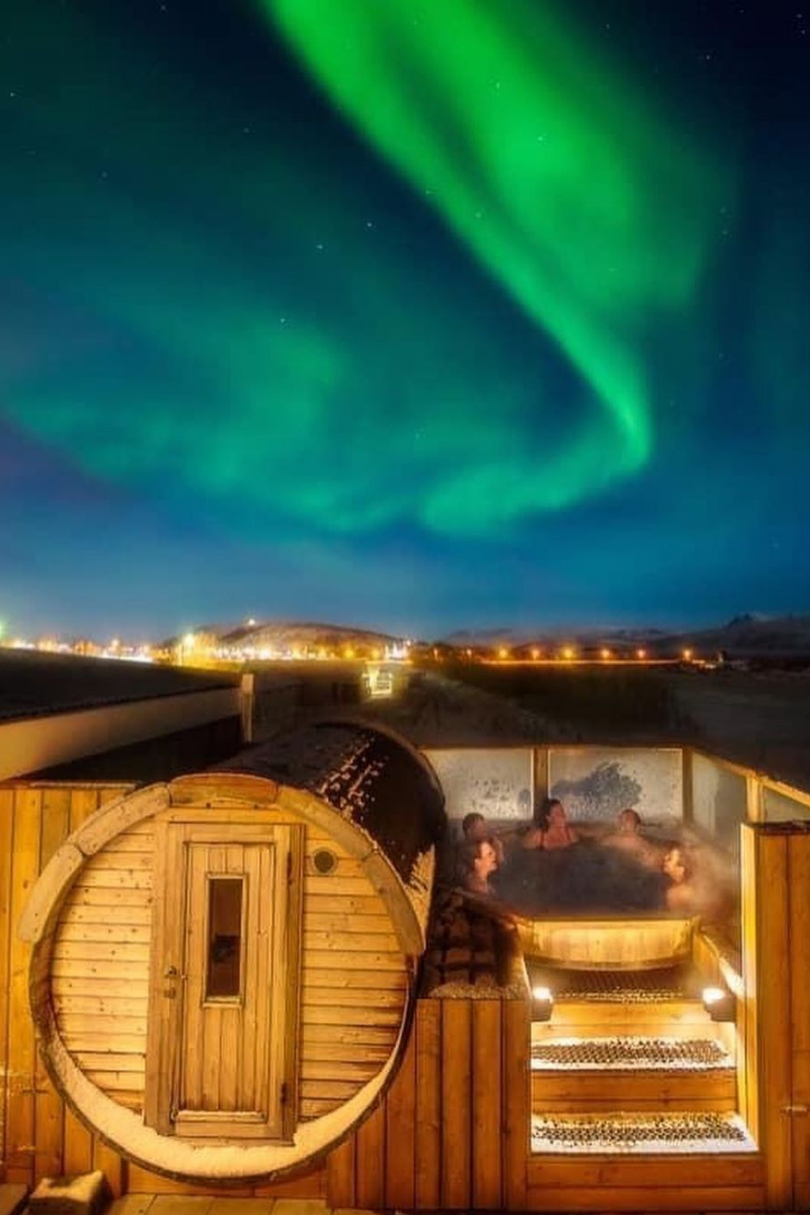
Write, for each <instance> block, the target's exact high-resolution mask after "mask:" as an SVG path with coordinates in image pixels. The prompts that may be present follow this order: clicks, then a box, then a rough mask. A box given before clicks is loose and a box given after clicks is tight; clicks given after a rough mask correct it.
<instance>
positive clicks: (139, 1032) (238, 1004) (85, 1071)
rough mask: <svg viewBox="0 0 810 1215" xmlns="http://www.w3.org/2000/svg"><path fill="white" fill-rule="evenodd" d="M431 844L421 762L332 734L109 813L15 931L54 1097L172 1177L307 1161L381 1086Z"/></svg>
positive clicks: (430, 864) (400, 748)
mask: <svg viewBox="0 0 810 1215" xmlns="http://www.w3.org/2000/svg"><path fill="white" fill-rule="evenodd" d="M443 827H444V812H443V799H442V794H441V790H440V787H439V785H438V782H437V781H436V779H435V776H434V775H433V772H432V770H431V769H430V767H429V766H428V764H427V763H426V761H425V760H424V759H423V758H422V757H421V756H420V755H419V754H418V753H417V752H416V751H415V750H413V749H412V748H411V747H410V746H409V745H408V744H407V743H406V742H404V741H403V740H400V739H398V738H397V737H395V736H394V735H391V734H388V733H386V732H384V731H382V730H379V729H377V728H374V729H372V728H369V727H366V726H360V725H352V724H345V723H340V724H337V723H336V724H321V725H316V726H310V727H308V728H306V729H304V730H301V731H297V732H294V733H290V734H288V735H287V736H286V737H284V738H283V739H280V740H276V741H274V742H273V743H272V744H269V745H267V746H263V747H259V748H256V749H254V750H252V751H249V752H247V753H245V754H244V755H242V756H240V757H238V758H236V759H235V760H232V761H230V762H229V763H228V765H227V766H226V767H223V768H220V769H218V770H215V771H208V772H205V773H201V774H195V775H188V776H183V777H180V778H178V779H176V780H174V781H172V782H171V783H168V784H159V785H152V786H150V787H148V788H143V789H140V790H137V791H135V792H133V793H130V794H128V795H126V796H123V797H121V798H119V799H118V800H116V801H115V802H112V803H109V804H107V805H105V806H104V807H103V808H102V809H101V810H99V811H97V812H96V813H95V814H94V815H93V816H92V817H91V818H90V819H88V820H87V821H86V822H85V823H84V825H83V826H82V827H81V828H80V829H79V830H78V831H76V832H75V833H74V834H73V835H72V836H70V837H69V838H68V840H67V841H66V842H65V843H64V844H63V846H62V847H61V848H59V850H58V851H57V852H56V853H55V855H54V856H53V858H52V859H51V861H50V863H49V864H48V865H47V867H46V868H45V870H44V871H43V873H42V875H41V876H40V878H39V880H38V882H37V883H36V885H35V887H34V889H33V891H32V895H31V898H30V900H29V903H28V906H27V908H26V912H25V915H24V917H23V921H22V925H21V928H20V932H21V935H22V936H23V937H24V938H25V939H27V940H29V941H30V942H31V944H32V961H31V971H30V999H31V1008H32V1012H33V1016H34V1020H35V1023H36V1026H37V1031H38V1035H39V1038H40V1045H41V1050H42V1054H43V1058H44V1060H45V1063H46V1066H47V1067H48V1069H49V1071H50V1073H51V1075H52V1077H53V1079H54V1082H55V1084H56V1086H57V1088H58V1089H59V1091H60V1092H61V1094H62V1095H63V1096H64V1097H65V1099H66V1100H67V1101H68V1102H69V1103H70V1104H71V1105H72V1106H73V1108H74V1109H75V1111H76V1113H77V1114H78V1115H79V1117H80V1118H82V1119H83V1121H84V1122H85V1123H86V1124H87V1125H88V1126H89V1127H90V1128H91V1129H93V1130H94V1131H96V1132H98V1133H99V1134H100V1135H102V1136H103V1138H104V1139H105V1140H106V1141H107V1142H108V1143H110V1144H111V1145H112V1146H113V1147H114V1148H115V1149H117V1150H118V1151H119V1152H120V1153H121V1155H122V1156H124V1157H125V1158H127V1159H130V1160H132V1161H135V1162H136V1163H137V1164H139V1165H141V1166H143V1167H145V1168H147V1169H150V1170H152V1171H155V1172H158V1173H162V1174H165V1175H167V1176H170V1177H174V1178H178V1179H187V1180H195V1181H196V1180H203V1181H206V1182H211V1181H222V1182H228V1183H233V1182H235V1181H236V1182H240V1181H246V1180H254V1179H259V1178H262V1179H266V1178H274V1177H278V1176H280V1175H282V1174H285V1173H288V1172H290V1171H291V1170H302V1169H304V1168H305V1167H307V1166H309V1165H311V1164H312V1163H313V1162H314V1161H316V1160H319V1159H320V1158H321V1157H322V1156H323V1155H324V1153H326V1152H327V1151H328V1150H329V1149H330V1148H331V1147H333V1146H334V1145H335V1144H336V1143H337V1142H339V1141H340V1140H341V1139H342V1138H343V1137H344V1136H345V1135H346V1134H347V1132H348V1131H349V1130H350V1129H351V1128H352V1127H353V1126H354V1125H355V1124H357V1123H358V1122H359V1121H360V1120H362V1118H363V1117H364V1115H365V1114H366V1113H367V1112H368V1111H369V1110H370V1109H371V1108H372V1106H373V1105H374V1104H375V1102H376V1101H377V1099H378V1098H379V1096H380V1094H381V1093H382V1091H383V1089H384V1088H385V1086H386V1083H387V1081H388V1080H389V1079H390V1078H392V1077H393V1074H394V1072H395V1071H396V1068H397V1063H398V1060H399V1056H400V1053H401V1050H402V1049H403V1047H404V1043H405V1039H406V1037H407V1030H408V1026H409V1020H410V1013H411V1005H412V1000H413V991H412V988H413V979H414V974H415V969H416V964H417V962H418V960H419V958H420V956H421V954H422V952H423V951H424V947H425V927H426V922H427V916H428V911H429V904H430V897H431V890H432V885H433V870H434V852H435V845H436V842H437V840H438V839H439V837H440V835H441V833H442V830H443Z"/></svg>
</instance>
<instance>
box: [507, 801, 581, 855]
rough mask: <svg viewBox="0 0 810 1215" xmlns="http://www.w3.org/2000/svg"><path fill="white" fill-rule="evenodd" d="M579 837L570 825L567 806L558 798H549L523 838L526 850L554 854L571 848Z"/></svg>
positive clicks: (522, 841) (522, 842)
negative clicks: (541, 850) (566, 810)
mask: <svg viewBox="0 0 810 1215" xmlns="http://www.w3.org/2000/svg"><path fill="white" fill-rule="evenodd" d="M578 840H579V836H578V835H577V833H576V831H575V830H574V828H573V827H570V826H569V825H568V818H567V816H566V813H565V806H563V804H562V802H561V801H560V800H559V799H558V798H556V797H547V798H546V799H545V801H544V802H543V803H542V805H541V806H540V808H539V810H538V811H537V812H536V814H535V816H534V822H533V823H532V824H531V826H530V827H529V828H528V830H527V831H526V832H525V834H524V835H523V837H522V838H521V844H522V846H523V847H524V848H527V849H529V848H542V849H544V850H545V851H546V852H553V851H556V850H557V849H559V848H570V847H571V845H572V844H576V843H577V841H578Z"/></svg>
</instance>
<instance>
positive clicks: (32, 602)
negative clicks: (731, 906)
mask: <svg viewBox="0 0 810 1215" xmlns="http://www.w3.org/2000/svg"><path fill="white" fill-rule="evenodd" d="M35 7H36V11H35ZM735 12H736V8H735V6H732V5H726V4H725V0H718V4H717V6H716V8H715V9H714V11H713V15H712V16H707V15H706V13H705V11H704V10H702V9H701V6H700V5H699V4H698V3H697V0H694V3H693V2H692V0H689V2H688V3H684V4H683V5H680V4H674V3H673V4H671V5H670V4H664V5H662V6H660V9H659V11H658V14H657V16H656V15H651V12H650V11H649V9H648V6H645V5H644V4H643V3H642V0H624V2H622V3H620V2H619V0H615V2H613V3H607V4H596V3H584V2H583V3H581V4H576V5H575V4H562V3H551V2H550V0H441V3H437V2H436V0H387V2H386V3H382V2H378V0H339V3H338V2H333V0H230V2H228V0H206V2H205V3H201V4H194V5H192V4H191V3H179V2H178V3H174V4H172V3H165V4H161V3H154V4H151V3H150V4H149V5H143V6H130V5H127V4H124V3H117V2H116V3H114V2H112V0H108V2H107V3H101V0H87V2H85V3H82V4H79V3H71V2H69V0H68V2H66V3H60V2H58V0H45V3H44V4H43V5H42V6H31V5H28V4H24V3H22V0H15V2H14V3H13V4H12V8H11V10H10V13H9V15H8V17H7V19H6V31H7V36H6V39H5V43H4V45H3V48H2V50H0V72H1V73H2V81H3V90H4V92H3V96H2V99H0V105H1V106H2V118H3V127H2V134H0V140H1V141H2V151H3V159H4V164H5V179H6V181H7V182H10V183H13V188H11V189H6V190H5V191H4V194H3V197H2V199H0V253H1V254H2V267H3V271H2V294H1V295H0V334H2V336H0V360H1V361H0V370H1V373H2V389H1V391H2V396H0V444H2V448H1V449H0V511H1V512H2V514H1V515H0V518H2V523H1V524H0V560H2V563H3V568H4V569H5V570H6V575H7V577H6V587H5V592H4V593H5V595H6V599H7V601H2V602H0V615H4V614H7V613H8V612H9V611H11V612H12V613H14V612H15V611H16V612H17V613H18V615H24V614H26V613H27V614H29V615H30V616H32V617H36V616H37V613H39V618H41V619H42V620H43V621H46V622H47V621H49V620H51V619H53V618H54V608H53V606H52V602H53V596H54V595H56V594H57V588H59V592H58V593H59V594H64V596H65V598H64V603H65V605H66V606H65V608H64V610H65V612H66V613H67V614H68V616H70V617H71V618H72V619H75V620H76V621H77V622H78V621H79V620H84V619H85V618H86V619H87V620H88V622H90V623H92V620H93V619H101V618H104V617H110V616H111V614H112V613H113V611H114V610H115V604H116V598H115V595H116V594H118V595H120V594H121V593H122V592H123V594H124V595H125V597H126V600H127V605H126V609H125V611H123V612H122V613H120V614H119V617H118V618H119V619H121V618H122V617H123V618H130V619H132V621H133V622H137V621H140V620H143V621H144V622H145V623H148V622H149V620H151V619H160V620H161V621H166V622H167V623H174V622H175V621H177V622H178V623H182V622H183V621H189V622H193V621H194V620H195V619H199V618H201V617H202V616H210V617H225V616H227V615H229V614H233V615H236V616H239V615H242V614H243V613H245V612H248V611H251V612H255V613H262V614H288V615H299V616H302V615H303V616H310V617H311V616H317V615H321V616H323V615H329V614H330V613H332V614H334V615H339V616H341V617H342V618H344V619H352V620H356V621H365V622H368V623H379V624H383V625H384V624H389V625H390V626H391V627H397V626H398V627H406V626H411V627H413V628H420V627H421V628H440V627H443V626H444V625H451V624H453V625H454V624H461V623H476V622H480V623H484V622H487V621H492V620H493V617H497V619H496V620H495V622H496V623H501V622H503V621H504V620H512V621H514V622H520V621H526V620H532V621H537V620H543V619H549V618H551V619H555V620H558V619H562V620H564V619H567V618H569V617H571V618H573V617H576V618H578V619H599V620H605V619H640V618H650V617H651V616H653V615H656V616H658V617H661V618H664V619H666V620H679V619H695V618H698V617H701V616H703V617H708V616H711V615H712V614H715V613H725V612H728V613H731V612H733V611H736V610H745V609H750V608H756V607H761V608H763V609H765V610H769V609H770V610H783V609H785V608H786V607H789V606H791V605H793V604H794V603H795V602H796V599H797V596H801V595H806V593H807V590H808V589H810V578H809V576H808V574H807V572H806V571H805V570H804V569H803V568H802V569H799V568H798V562H797V554H798V552H799V551H800V549H801V536H802V533H803V527H804V523H805V522H806V510H807V491H806V490H805V488H804V478H803V468H802V457H803V455H804V454H806V449H807V440H808V433H809V428H810V422H808V417H807V411H806V405H805V401H806V396H807V389H808V384H809V381H810V369H809V368H808V350H807V346H808V343H807V342H806V337H805V326H804V325H802V323H801V320H800V318H801V317H802V316H806V315H807V311H808V301H809V300H810V284H809V283H808V280H807V277H806V272H805V270H804V269H803V267H804V265H805V259H806V258H807V255H808V251H809V250H810V241H808V238H807V235H806V233H805V230H804V222H803V218H802V217H803V214H804V210H805V206H806V205H807V204H808V202H810V199H808V194H810V183H809V182H808V173H807V169H806V168H805V167H804V162H802V164H801V166H799V164H798V161H799V159H800V158H799V157H798V155H797V149H798V147H799V142H800V141H799V135H798V131H797V129H796V128H795V127H794V126H793V125H792V124H791V122H790V121H789V116H790V114H791V113H792V112H793V111H794V110H795V106H796V105H797V104H799V105H801V106H804V107H805V114H806V111H807V102H808V98H807V87H806V85H805V84H803V83H802V81H803V80H806V76H803V75H802V73H801V71H800V61H799V59H798V55H799V53H800V44H799V43H798V32H797V31H796V30H795V29H794V28H793V26H790V25H788V26H786V29H787V31H788V34H789V35H790V39H792V40H793V41H796V42H797V46H799V49H798V50H796V51H795V52H794V50H793V49H791V48H792V45H793V42H792V41H791V42H790V43H789V46H788V51H785V47H784V46H783V45H782V43H781V42H779V41H778V40H777V39H775V40H774V46H773V47H772V48H769V47H765V49H764V51H763V47H762V40H761V38H760V41H759V43H758V47H757V49H758V54H759V57H758V60H757V62H758V67H757V69H756V72H754V70H753V68H752V66H751V64H752V63H753V52H751V51H750V50H749V42H751V41H752V40H753V39H752V36H751V30H750V29H749V27H748V26H746V27H745V29H744V30H743V31H742V33H740V34H739V37H738V40H737V42H734V43H733V45H732V46H731V47H730V49H729V47H728V46H727V47H726V48H725V52H724V55H718V54H717V52H714V53H715V56H716V58H720V59H721V63H720V66H719V67H716V68H715V67H714V66H712V65H710V64H709V63H708V62H707V61H706V59H707V57H706V56H705V55H703V48H704V47H705V46H707V45H709V46H711V47H717V46H720V47H721V48H722V46H723V31H724V30H727V25H725V24H724V22H728V21H730V20H731V19H732V16H733V14H734V13H735ZM780 12H781V10H779V9H777V10H776V13H777V16H778V15H779V13H780ZM608 18H609V20H608ZM784 18H785V21H789V20H790V18H789V15H788V10H787V9H785V12H784ZM750 20H751V21H752V22H755V18H751V19H750ZM769 20H770V19H769ZM773 21H774V22H775V21H776V17H773ZM767 28H768V29H770V28H771V27H770V25H768V27H767ZM780 28H781V27H780ZM759 32H760V33H761V31H759ZM779 36H780V38H781V37H782V35H781V33H780V35H779ZM794 36H795V37H794ZM785 41H786V42H787V41H788V38H787V34H786V35H785ZM805 49H808V48H805ZM749 54H750V59H749ZM785 55H787V56H788V57H787V59H786V58H785ZM791 56H793V57H792V58H791ZM786 64H787V67H786ZM659 65H660V72H659ZM791 72H792V73H793V75H791ZM777 79H778V80H779V82H780V83H779V88H778V89H777V88H776V84H775V82H776V81H777ZM771 86H773V88H772V89H771ZM769 89H771V91H770V92H769ZM791 89H792V90H793V92H791ZM758 107H759V108H758ZM774 131H777V132H778V134H779V138H778V139H775V138H774V134H773V133H774ZM34 551H36V552H37V554H38V557H37V560H36V561H34V560H33V558H32V555H31V554H32V553H33V552H34ZM76 568H81V569H82V570H83V571H86V572H87V578H86V584H85V587H84V590H81V589H80V588H78V587H76V588H74V587H73V584H72V581H71V575H72V571H73V570H75V569H76ZM484 568H486V570H487V571H488V573H487V576H483V575H482V573H481V571H482V569H484ZM201 571H204V574H203V573H202V572H201ZM147 582H148V583H149V585H150V586H151V587H152V594H151V596H150V595H148V594H147V593H146V592H145V589H144V587H145V585H146V583H147ZM156 587H157V588H159V589H157V590H156V589H155V588H156ZM66 588H67V589H66ZM0 593H2V592H0ZM45 600H51V603H49V604H48V605H47V606H43V603H44V601H45ZM49 612H50V613H51V615H50V616H49V615H48V613H49ZM127 612H128V613H129V617H127Z"/></svg>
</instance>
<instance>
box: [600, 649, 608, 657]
mask: <svg viewBox="0 0 810 1215" xmlns="http://www.w3.org/2000/svg"><path fill="white" fill-rule="evenodd" d="M600 654H601V655H602V657H603V658H605V659H607V658H610V657H611V653H610V650H607V649H605V650H600Z"/></svg>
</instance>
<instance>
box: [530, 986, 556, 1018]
mask: <svg viewBox="0 0 810 1215" xmlns="http://www.w3.org/2000/svg"><path fill="white" fill-rule="evenodd" d="M553 1009H554V993H553V992H552V990H551V988H550V987H533V988H532V1021H550V1020H551V1013H552V1011H553Z"/></svg>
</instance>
